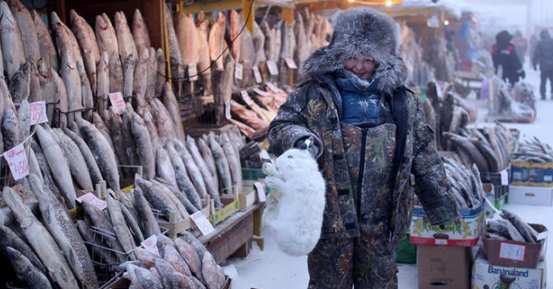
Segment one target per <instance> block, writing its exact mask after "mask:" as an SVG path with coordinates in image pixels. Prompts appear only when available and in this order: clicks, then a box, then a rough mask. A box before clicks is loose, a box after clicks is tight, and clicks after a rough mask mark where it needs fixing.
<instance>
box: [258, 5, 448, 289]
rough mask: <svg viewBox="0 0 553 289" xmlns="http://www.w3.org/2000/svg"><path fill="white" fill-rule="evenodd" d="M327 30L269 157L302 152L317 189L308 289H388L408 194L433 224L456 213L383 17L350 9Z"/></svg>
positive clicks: (393, 282)
mask: <svg viewBox="0 0 553 289" xmlns="http://www.w3.org/2000/svg"><path fill="white" fill-rule="evenodd" d="M333 23H334V33H333V36H332V40H331V43H330V44H329V45H328V46H326V47H323V48H321V49H319V50H317V51H315V52H314V53H313V54H312V55H311V56H310V57H309V58H308V60H307V61H306V62H305V65H304V69H305V73H306V74H307V75H308V76H309V78H310V79H309V80H308V81H307V82H305V83H303V84H301V85H299V86H298V87H297V88H296V90H295V91H293V92H292V93H290V95H289V96H288V99H287V102H286V103H285V104H284V105H283V106H282V107H281V108H280V110H279V113H278V116H277V117H276V118H275V120H274V121H273V122H272V123H271V126H270V131H269V142H270V150H271V151H272V152H274V153H275V154H277V155H280V154H282V153H283V152H284V151H285V150H287V149H289V148H292V147H299V148H309V149H310V151H311V153H312V155H313V156H314V157H316V158H317V159H318V162H319V166H320V168H321V170H322V172H323V175H324V177H325V179H326V181H327V190H326V200H327V201H326V208H325V212H324V220H323V224H322V232H321V238H320V240H319V243H318V244H317V246H316V247H315V249H314V250H313V251H312V252H311V253H310V254H309V257H308V267H309V274H310V281H309V288H351V287H352V285H355V288H363V289H367V288H378V289H383V288H397V276H396V273H397V266H396V263H395V259H396V253H397V252H396V251H397V246H398V240H399V239H400V238H402V237H403V236H404V234H405V233H406V232H407V230H408V228H409V223H410V220H411V211H412V207H413V198H414V193H417V195H418V197H419V199H420V201H421V203H422V205H423V206H424V208H425V210H426V213H427V215H428V219H429V220H430V222H431V223H432V224H433V225H442V224H445V223H448V222H451V221H453V220H454V219H455V218H456V216H457V208H456V205H455V201H454V200H453V198H452V197H451V194H450V186H449V183H448V181H447V178H446V175H445V170H444V168H443V165H442V161H441V159H440V158H439V156H438V154H437V152H436V148H435V145H434V142H433V139H434V136H433V132H432V130H431V129H430V127H429V126H428V125H427V124H426V123H425V120H424V115H423V112H422V108H421V105H420V103H419V101H418V99H417V98H416V97H415V96H414V94H413V93H412V92H411V91H410V90H409V89H408V88H406V87H405V86H404V85H403V82H404V81H405V78H406V75H407V68H406V66H405V64H404V63H403V61H402V60H401V59H400V58H399V57H398V56H397V54H398V53H397V52H398V43H397V40H396V39H397V32H396V29H397V28H396V24H395V23H394V21H393V19H392V18H390V17H389V16H386V15H384V14H381V13H379V12H376V11H374V10H372V9H370V8H355V9H351V10H347V11H344V12H341V13H339V14H338V15H337V16H336V17H335V19H334V22H333ZM306 140H310V142H306Z"/></svg>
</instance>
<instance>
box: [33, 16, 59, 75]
mask: <svg viewBox="0 0 553 289" xmlns="http://www.w3.org/2000/svg"><path fill="white" fill-rule="evenodd" d="M31 16H32V17H33V21H34V23H35V27H36V32H37V36H38V44H39V49H40V57H41V58H42V59H44V61H45V62H46V64H47V67H48V68H53V69H54V70H55V71H59V69H60V68H59V57H58V53H57V52H56V48H55V46H54V41H53V40H52V36H50V31H49V30H48V27H47V26H46V23H44V21H43V20H42V18H40V16H39V15H38V13H37V12H36V10H34V9H33V10H31Z"/></svg>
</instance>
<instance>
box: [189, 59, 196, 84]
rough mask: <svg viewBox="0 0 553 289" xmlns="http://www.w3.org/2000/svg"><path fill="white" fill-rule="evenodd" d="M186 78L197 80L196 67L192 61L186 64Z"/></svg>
mask: <svg viewBox="0 0 553 289" xmlns="http://www.w3.org/2000/svg"><path fill="white" fill-rule="evenodd" d="M188 80H189V81H196V80H198V67H196V63H192V64H189V65H188Z"/></svg>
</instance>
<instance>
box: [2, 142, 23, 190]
mask: <svg viewBox="0 0 553 289" xmlns="http://www.w3.org/2000/svg"><path fill="white" fill-rule="evenodd" d="M4 158H6V161H7V162H8V166H9V167H10V171H11V172H12V176H13V179H14V180H16V181H17V180H19V179H22V178H24V177H25V176H27V175H29V161H28V159H27V154H26V153H25V147H24V146H23V143H20V144H18V145H16V146H15V147H13V148H12V149H10V150H9V151H7V152H5V153H4Z"/></svg>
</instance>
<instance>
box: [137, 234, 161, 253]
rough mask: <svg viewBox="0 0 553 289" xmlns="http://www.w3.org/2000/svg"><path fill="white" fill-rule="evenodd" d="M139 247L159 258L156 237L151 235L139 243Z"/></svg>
mask: <svg viewBox="0 0 553 289" xmlns="http://www.w3.org/2000/svg"><path fill="white" fill-rule="evenodd" d="M140 245H142V247H144V249H146V251H148V252H150V253H153V254H155V255H156V256H159V250H158V249H157V236H156V235H151V236H150V237H148V239H146V240H144V241H142V243H140Z"/></svg>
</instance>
